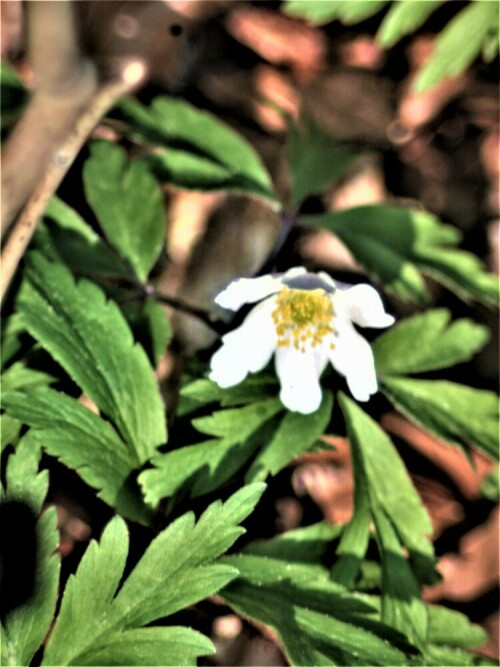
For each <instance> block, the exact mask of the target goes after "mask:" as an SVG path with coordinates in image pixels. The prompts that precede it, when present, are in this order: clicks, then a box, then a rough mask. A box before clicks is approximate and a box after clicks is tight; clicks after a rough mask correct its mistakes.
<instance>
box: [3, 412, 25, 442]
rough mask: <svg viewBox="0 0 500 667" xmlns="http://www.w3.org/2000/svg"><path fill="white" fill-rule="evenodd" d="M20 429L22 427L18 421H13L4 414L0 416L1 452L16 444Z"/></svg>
mask: <svg viewBox="0 0 500 667" xmlns="http://www.w3.org/2000/svg"><path fill="white" fill-rule="evenodd" d="M22 427H23V425H22V423H21V422H20V421H18V420H17V419H14V418H13V417H11V416H10V415H8V414H6V413H5V412H4V413H3V414H2V415H0V437H1V445H0V446H1V449H2V451H3V450H4V448H5V447H7V445H16V444H17V442H18V440H19V435H20V433H21V429H22Z"/></svg>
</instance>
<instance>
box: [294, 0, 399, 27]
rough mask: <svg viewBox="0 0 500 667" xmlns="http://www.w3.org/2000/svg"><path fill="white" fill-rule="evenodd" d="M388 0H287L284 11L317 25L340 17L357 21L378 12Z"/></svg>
mask: <svg viewBox="0 0 500 667" xmlns="http://www.w3.org/2000/svg"><path fill="white" fill-rule="evenodd" d="M387 2H388V0H355V1H354V2H353V0H319V1H318V0H287V1H286V2H285V3H284V7H283V11H284V12H285V13H286V14H288V15H289V16H296V17H298V18H303V19H306V20H307V21H310V22H311V23H315V24H316V25H323V24H324V23H330V21H334V20H335V19H339V20H340V21H342V22H343V23H346V24H350V23H357V22H358V21H363V20H364V19H367V18H369V17H370V16H373V15H374V14H376V13H377V12H378V11H379V10H380V9H382V7H383V6H384V5H386V4H387Z"/></svg>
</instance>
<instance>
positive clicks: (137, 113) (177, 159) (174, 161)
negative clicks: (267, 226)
mask: <svg viewBox="0 0 500 667" xmlns="http://www.w3.org/2000/svg"><path fill="white" fill-rule="evenodd" d="M118 108H119V111H120V113H121V114H122V115H123V117H124V118H125V120H126V121H127V122H128V123H130V133H131V135H132V136H133V137H135V138H136V139H139V140H144V139H145V140H147V141H149V142H153V143H154V144H158V146H157V147H155V149H154V151H153V152H152V154H151V157H150V159H151V160H152V165H153V167H154V169H155V172H156V174H157V175H158V177H160V178H162V179H164V180H167V181H168V182H171V183H172V184H173V185H176V186H177V187H181V188H195V189H197V190H198V189H202V190H235V191H238V192H243V193H247V194H250V195H256V196H259V197H263V198H264V199H267V200H268V201H269V202H270V203H271V204H272V205H273V206H274V207H276V208H280V205H279V202H278V201H277V199H276V196H275V194H274V192H273V189H272V184H271V180H270V177H269V174H268V172H267V171H266V169H265V167H264V165H263V164H262V161H261V159H260V157H259V156H258V155H257V153H256V152H255V151H254V149H253V148H252V147H251V146H250V145H249V144H248V143H247V142H246V141H245V140H244V139H243V138H242V137H240V136H239V135H238V134H237V133H236V132H235V131H234V130H232V129H231V128H229V127H228V126H226V125H225V124H224V123H222V122H221V121H220V120H219V119H218V118H216V117H215V116H213V115H212V114H210V113H208V112H206V111H201V110H200V109H197V108H196V107H194V106H192V105H191V104H189V103H188V102H186V101H184V100H179V99H172V98H168V97H157V98H156V99H154V100H153V102H152V103H151V105H150V106H149V107H145V106H143V105H141V104H139V103H138V102H136V101H135V100H133V99H131V98H127V99H123V100H122V101H121V102H120V104H119V107H118Z"/></svg>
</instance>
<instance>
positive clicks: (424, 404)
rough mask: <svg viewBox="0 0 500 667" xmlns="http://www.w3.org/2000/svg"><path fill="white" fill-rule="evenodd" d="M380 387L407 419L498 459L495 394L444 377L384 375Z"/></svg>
mask: <svg viewBox="0 0 500 667" xmlns="http://www.w3.org/2000/svg"><path fill="white" fill-rule="evenodd" d="M381 384H382V391H383V392H384V393H385V394H386V395H387V397H388V398H389V399H390V400H391V401H392V402H393V403H394V405H395V406H396V407H397V408H398V409H399V410H401V412H403V414H405V415H406V416H407V417H408V418H409V419H410V420H412V421H414V422H415V423H417V424H419V425H420V426H423V427H424V428H426V429H428V430H429V431H431V432H432V433H434V434H435V435H437V436H438V438H441V439H443V440H446V441H447V442H449V443H452V444H459V445H462V446H464V447H466V448H467V447H468V446H469V445H471V444H472V445H476V446H477V447H479V448H481V449H483V450H484V451H485V452H486V453H487V454H489V455H490V456H493V457H494V458H497V459H498V397H497V395H496V394H495V393H494V392H492V391H485V390H482V389H474V388H472V387H466V386H464V385H461V384H456V383H454V382H447V381H446V380H414V379H408V378H396V377H391V378H384V379H383V380H382V383H381Z"/></svg>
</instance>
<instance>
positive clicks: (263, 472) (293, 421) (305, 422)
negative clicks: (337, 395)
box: [245, 392, 333, 483]
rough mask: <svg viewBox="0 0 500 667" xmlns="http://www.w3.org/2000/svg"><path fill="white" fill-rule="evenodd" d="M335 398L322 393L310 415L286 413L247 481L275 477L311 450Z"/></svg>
mask: <svg viewBox="0 0 500 667" xmlns="http://www.w3.org/2000/svg"><path fill="white" fill-rule="evenodd" d="M332 408H333V396H332V394H331V393H329V392H325V393H324V394H323V399H322V401H321V405H320V406H319V408H318V409H317V410H316V412H314V413H312V414H310V415H301V414H298V413H296V412H286V413H285V414H284V416H283V419H282V420H281V421H280V424H279V426H278V427H277V429H276V431H275V432H274V433H273V435H272V437H271V438H270V439H269V440H268V441H267V443H266V444H265V445H264V447H262V449H261V450H260V451H259V452H258V454H257V456H256V457H255V459H254V461H253V463H252V465H251V466H250V469H249V470H248V472H247V474H246V476H245V481H246V482H247V483H248V482H251V481H252V482H256V481H261V480H264V479H265V478H266V477H267V475H276V473H277V472H279V471H280V470H281V469H282V468H283V467H284V466H286V465H287V464H288V463H289V462H290V461H291V460H292V459H294V458H295V457H296V456H299V455H300V454H302V453H303V452H305V451H307V450H308V449H310V448H311V446H312V445H313V444H314V443H315V442H316V440H317V439H318V438H319V437H320V436H322V435H323V434H324V432H325V429H326V427H327V425H328V422H329V421H330V417H331V414H332Z"/></svg>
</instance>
